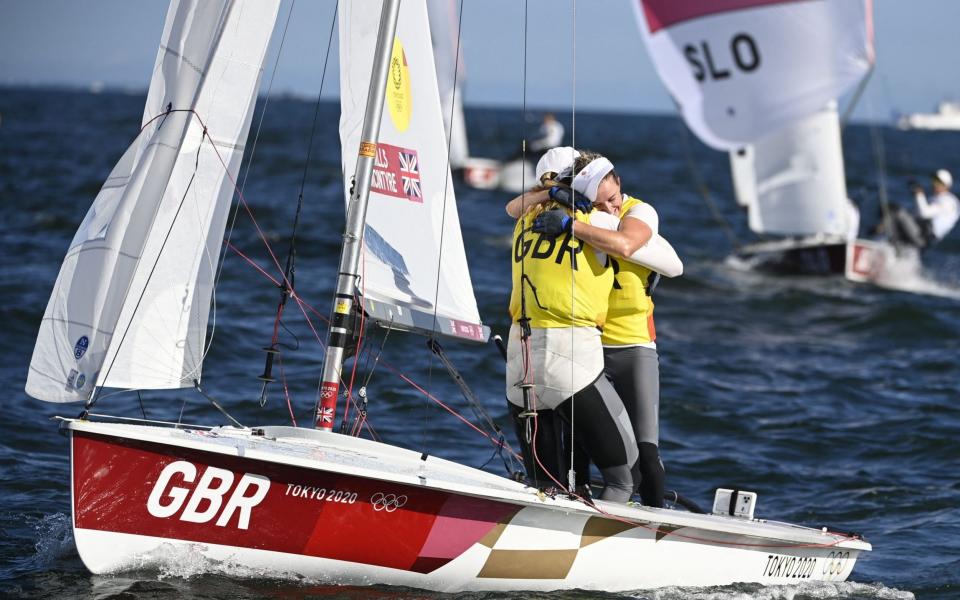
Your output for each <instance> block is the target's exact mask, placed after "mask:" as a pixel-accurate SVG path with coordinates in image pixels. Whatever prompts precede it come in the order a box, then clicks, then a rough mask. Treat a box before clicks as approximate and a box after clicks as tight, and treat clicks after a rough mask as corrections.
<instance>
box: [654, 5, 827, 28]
mask: <svg viewBox="0 0 960 600" xmlns="http://www.w3.org/2000/svg"><path fill="white" fill-rule="evenodd" d="M636 1H637V2H640V1H641V0H636ZM807 1H809V0H710V2H704V0H643V2H642V4H643V14H644V16H645V17H646V19H647V26H648V27H649V28H650V33H656V32H657V31H659V30H661V29H663V28H664V27H670V26H671V25H676V24H677V23H682V22H684V21H690V20H693V19H698V18H700V17H706V16H709V15H715V14H719V13H725V12H730V11H734V10H741V9H744V8H756V7H758V6H767V5H770V4H787V3H788V2H807Z"/></svg>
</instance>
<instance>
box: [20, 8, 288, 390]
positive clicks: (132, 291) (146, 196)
mask: <svg viewBox="0 0 960 600" xmlns="http://www.w3.org/2000/svg"><path fill="white" fill-rule="evenodd" d="M277 8H278V2H276V1H266V2H260V1H249V2H238V3H230V2H224V1H210V2H189V1H186V0H184V1H179V2H178V1H174V2H172V3H171V4H170V9H169V11H168V14H167V21H166V26H165V28H164V31H163V38H162V40H163V41H162V42H161V45H160V50H159V52H158V54H157V61H156V66H155V67H154V71H153V78H152V80H151V82H150V91H149V93H148V95H147V102H146V108H145V109H144V113H143V121H142V123H143V131H142V132H141V134H140V135H139V136H138V137H137V138H136V140H134V142H133V144H132V145H131V146H130V148H129V149H128V150H127V151H126V152H125V153H124V155H123V156H122V157H121V158H120V161H119V162H118V163H117V165H116V166H115V167H114V169H113V171H112V172H111V173H110V177H109V178H108V179H107V181H106V183H105V184H104V186H103V188H102V189H101V191H100V193H99V195H98V196H97V198H96V200H95V201H94V203H93V206H92V207H91V208H90V211H89V212H88V213H87V216H86V218H85V219H84V221H83V223H82V224H81V226H80V229H79V231H77V233H76V235H75V236H74V238H73V241H72V242H71V243H70V249H69V250H68V252H67V255H66V258H65V259H64V262H63V266H62V268H61V270H60V274H59V276H58V278H57V283H56V286H55V288H54V293H53V294H52V296H51V297H50V302H49V304H48V305H47V309H46V312H45V313H44V316H43V321H42V323H41V327H40V333H39V334H38V337H37V343H36V347H35V349H34V354H33V358H32V360H31V362H30V372H29V375H28V378H27V393H29V394H30V395H31V396H34V397H37V398H41V399H44V400H51V401H61V402H70V401H77V400H86V399H88V398H89V397H90V395H91V393H92V392H93V390H94V388H95V387H98V386H108V387H129V388H147V389H159V388H177V387H184V386H191V385H193V381H194V380H199V379H200V368H201V363H202V361H203V354H204V341H205V338H206V329H207V316H208V313H209V305H210V298H211V292H212V286H213V273H214V270H215V266H216V263H217V260H218V255H219V252H220V247H221V242H222V239H223V232H224V227H225V222H226V217H227V212H228V208H229V205H230V199H231V198H232V196H233V192H234V188H233V185H232V184H231V183H230V182H229V181H228V173H229V176H230V178H234V177H235V176H236V173H237V169H238V166H239V164H240V160H241V158H242V155H243V147H244V143H245V141H246V136H247V131H248V130H249V126H250V117H251V114H252V111H253V105H254V100H255V97H256V95H255V91H256V89H257V87H258V83H259V81H260V73H261V64H262V62H263V57H264V54H265V52H266V47H267V43H268V41H269V39H270V34H271V32H272V29H273V23H274V20H275V19H276V13H277ZM238 99H242V101H239V102H238ZM168 108H170V109H171V110H170V112H169V113H168V112H167V111H168ZM221 161H222V162H223V164H221Z"/></svg>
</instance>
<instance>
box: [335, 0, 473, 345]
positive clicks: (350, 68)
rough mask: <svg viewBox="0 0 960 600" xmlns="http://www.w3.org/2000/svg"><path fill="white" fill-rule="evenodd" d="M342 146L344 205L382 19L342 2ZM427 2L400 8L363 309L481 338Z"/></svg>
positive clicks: (373, 191) (388, 321)
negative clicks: (457, 199)
mask: <svg viewBox="0 0 960 600" xmlns="http://www.w3.org/2000/svg"><path fill="white" fill-rule="evenodd" d="M339 19H340V106H341V115H340V142H341V147H342V156H343V172H344V174H345V175H344V178H345V186H344V187H345V194H344V199H345V201H346V202H349V193H350V191H349V190H350V188H351V182H350V181H349V177H350V175H351V174H352V173H354V171H355V167H356V162H357V149H358V148H360V142H361V140H360V136H361V128H362V125H363V117H364V108H365V105H366V101H367V93H368V89H369V83H370V71H371V64H372V63H373V52H374V48H375V46H376V43H375V41H376V37H377V30H378V25H379V22H380V11H379V10H370V7H369V6H366V5H363V6H355V5H354V4H352V3H348V2H343V3H341V4H340V6H339ZM434 69H435V67H434V60H433V51H432V49H431V43H430V29H429V23H428V17H427V8H426V4H425V3H422V2H405V3H403V4H402V6H401V8H400V16H399V22H398V24H397V34H396V37H395V39H394V44H393V54H392V58H391V64H390V78H389V81H388V83H387V93H386V97H385V99H384V102H385V103H386V106H385V110H384V112H383V118H382V121H381V127H380V138H379V143H378V144H377V147H376V156H375V166H374V169H373V176H372V179H371V186H370V199H369V204H368V208H367V213H366V215H367V219H366V227H365V230H364V235H363V239H364V257H363V263H362V267H361V273H362V281H361V289H362V290H363V296H364V307H365V308H366V310H367V311H368V312H369V313H370V315H371V317H372V318H373V319H375V320H377V321H379V322H381V323H382V324H384V325H387V326H393V327H398V328H405V329H412V330H416V331H421V332H426V333H430V332H437V333H440V334H444V335H450V336H454V337H458V338H464V339H469V340H477V341H483V340H486V338H487V335H488V333H489V332H488V330H487V329H486V328H485V327H484V326H483V325H482V324H481V322H480V314H479V311H478V310H477V301H476V298H475V297H474V295H473V285H472V284H471V281H470V273H469V270H468V268H467V259H466V253H465V251H464V247H463V238H462V236H461V233H460V219H459V217H458V215H457V205H456V197H455V195H454V191H453V183H452V181H451V177H450V168H449V165H448V164H447V143H446V135H445V134H444V130H443V120H442V117H441V110H440V100H439V95H438V92H437V77H436V74H435V71H434Z"/></svg>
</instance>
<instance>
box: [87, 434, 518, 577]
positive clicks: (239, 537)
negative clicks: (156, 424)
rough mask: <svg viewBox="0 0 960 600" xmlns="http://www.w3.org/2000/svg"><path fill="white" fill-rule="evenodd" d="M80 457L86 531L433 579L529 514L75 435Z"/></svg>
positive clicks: (397, 487) (431, 493)
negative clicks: (289, 556) (208, 545)
mask: <svg viewBox="0 0 960 600" xmlns="http://www.w3.org/2000/svg"><path fill="white" fill-rule="evenodd" d="M197 435H198V436H200V435H205V434H204V433H198V434H197ZM207 435H208V434H207ZM73 446H74V447H73V457H74V465H73V469H74V515H75V523H74V525H75V526H76V527H78V528H82V529H95V530H101V531H113V532H120V533H130V534H137V535H145V536H153V537H160V538H170V539H177V540H186V541H193V542H202V543H211V544H224V545H228V546H238V547H243V548H253V549H259V550H272V551H276V552H288V553H293V554H301V555H307V556H317V557H322V558H330V559H336V560H344V561H351V562H357V563H363V564H370V565H378V566H382V567H392V568H395V569H403V570H407V571H415V572H420V573H429V572H431V571H433V570H434V569H437V568H439V567H441V566H443V565H445V564H447V563H448V562H450V561H451V560H453V559H455V558H457V557H458V556H460V555H461V554H462V553H463V552H464V551H466V550H467V549H468V548H470V547H471V546H472V545H473V544H474V543H476V542H478V541H479V540H480V539H482V538H483V536H485V535H486V534H487V533H489V532H490V530H491V529H493V528H494V527H495V526H496V525H497V524H498V523H501V522H507V521H509V520H510V518H512V517H513V515H515V514H516V513H517V512H518V511H519V509H520V507H519V506H516V505H512V504H507V503H502V502H496V501H492V500H484V499H478V498H470V497H465V496H458V495H455V494H450V493H446V492H441V491H437V490H427V489H422V488H419V487H414V486H407V485H401V484H396V483H390V482H382V481H376V480H371V479H364V478H361V477H355V476H351V475H341V474H337V473H329V472H324V471H316V470H310V469H305V468H301V467H294V466H287V465H278V464H275V463H270V462H264V461H256V460H250V459H245V458H240V457H236V456H223V455H220V454H216V453H211V452H204V451H200V450H193V449H187V448H177V447H171V446H166V445H162V444H155V443H148V442H139V441H134V440H128V439H125V438H117V437H110V436H102V435H95V434H89V433H82V432H74V434H73Z"/></svg>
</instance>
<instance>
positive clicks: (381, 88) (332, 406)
mask: <svg viewBox="0 0 960 600" xmlns="http://www.w3.org/2000/svg"><path fill="white" fill-rule="evenodd" d="M399 11H400V0H385V2H384V3H383V12H382V13H381V15H380V29H379V34H378V36H377V49H376V51H375V52H374V58H373V74H372V76H371V78H370V89H369V93H368V94H367V106H366V111H365V115H366V116H365V117H364V120H363V134H362V136H361V138H360V140H361V141H360V152H359V157H358V159H357V168H356V171H355V172H354V181H355V182H356V183H355V185H354V191H353V194H352V195H351V196H350V205H349V207H348V208H347V225H346V230H345V231H344V234H343V251H342V252H341V254H340V269H339V271H338V275H337V289H336V293H335V295H334V298H333V310H332V311H331V312H332V315H333V316H332V318H331V320H330V330H329V332H328V333H327V353H326V357H325V358H324V361H323V374H322V376H321V379H320V381H321V383H320V394H319V397H318V398H317V410H316V415H315V423H314V426H315V427H316V428H317V429H323V430H326V431H332V430H333V423H334V419H335V417H336V411H337V396H338V394H339V390H340V372H341V369H342V368H343V355H344V347H345V346H346V344H347V342H348V341H349V339H350V335H351V332H350V326H349V321H350V316H351V314H352V312H353V298H354V294H355V293H356V289H357V283H356V281H357V275H358V273H357V266H358V265H359V262H360V253H361V252H362V251H363V244H362V235H363V225H364V222H365V221H366V215H367V200H368V199H369V197H370V176H371V173H372V172H373V163H374V157H375V156H376V152H377V141H378V139H379V137H380V118H381V115H382V114H383V97H384V94H385V93H386V87H387V75H388V71H389V67H390V55H391V53H392V52H393V39H394V35H395V34H396V30H397V17H398V14H399Z"/></svg>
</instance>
